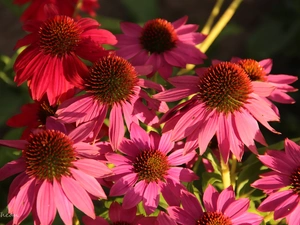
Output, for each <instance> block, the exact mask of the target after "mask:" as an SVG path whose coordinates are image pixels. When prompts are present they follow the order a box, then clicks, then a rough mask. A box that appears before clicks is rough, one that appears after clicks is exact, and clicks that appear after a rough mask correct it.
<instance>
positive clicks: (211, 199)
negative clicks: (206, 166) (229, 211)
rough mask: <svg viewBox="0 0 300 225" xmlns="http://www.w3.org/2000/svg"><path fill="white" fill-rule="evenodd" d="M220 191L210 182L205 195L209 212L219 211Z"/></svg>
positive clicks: (205, 202)
mask: <svg viewBox="0 0 300 225" xmlns="http://www.w3.org/2000/svg"><path fill="white" fill-rule="evenodd" d="M218 198H219V192H218V191H217V190H216V189H215V188H214V187H213V186H212V185H211V184H209V185H208V187H207V188H206V190H205V192H204V195H203V203H204V206H205V209H206V211H207V212H215V211H217V200H218Z"/></svg>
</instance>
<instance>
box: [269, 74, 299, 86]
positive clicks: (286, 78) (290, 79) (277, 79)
mask: <svg viewBox="0 0 300 225" xmlns="http://www.w3.org/2000/svg"><path fill="white" fill-rule="evenodd" d="M267 78H268V80H267V81H268V82H274V83H279V84H291V83H294V82H295V81H297V80H298V77H297V76H291V75H286V74H276V75H271V74H270V75H268V76H267Z"/></svg>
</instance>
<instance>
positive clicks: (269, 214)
mask: <svg viewBox="0 0 300 225" xmlns="http://www.w3.org/2000/svg"><path fill="white" fill-rule="evenodd" d="M273 216H274V213H273V212H270V213H268V214H267V215H265V216H264V221H265V223H267V222H269V221H270V220H271V219H273Z"/></svg>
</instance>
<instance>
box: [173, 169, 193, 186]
mask: <svg viewBox="0 0 300 225" xmlns="http://www.w3.org/2000/svg"><path fill="white" fill-rule="evenodd" d="M167 177H169V178H171V179H173V180H176V181H177V182H178V183H179V182H180V181H183V182H191V181H193V180H197V179H198V176H197V175H196V174H195V173H194V172H193V171H192V170H190V169H187V168H182V167H172V168H170V169H169V170H168V175H167Z"/></svg>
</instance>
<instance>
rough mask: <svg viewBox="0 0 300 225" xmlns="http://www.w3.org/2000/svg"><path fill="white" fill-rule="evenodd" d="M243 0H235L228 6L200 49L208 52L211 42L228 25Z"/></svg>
mask: <svg viewBox="0 0 300 225" xmlns="http://www.w3.org/2000/svg"><path fill="white" fill-rule="evenodd" d="M242 1H243V0H233V1H232V3H231V4H230V6H229V7H228V8H227V10H226V11H225V12H224V14H223V15H222V17H221V18H220V19H219V21H218V22H217V23H216V25H215V26H214V27H213V29H212V30H211V32H210V33H209V35H208V36H207V38H206V39H205V40H204V41H203V42H202V43H201V44H200V45H199V49H200V51H202V52H206V51H207V49H208V48H209V47H210V46H211V44H212V43H213V42H214V40H215V39H216V38H217V37H218V35H219V34H220V33H221V31H222V30H223V29H224V27H225V26H226V25H227V23H228V22H229V21H230V19H231V18H232V16H233V15H234V13H235V11H236V10H237V8H238V7H239V5H240V4H241V2H242Z"/></svg>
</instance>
